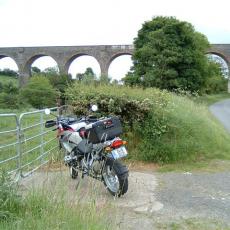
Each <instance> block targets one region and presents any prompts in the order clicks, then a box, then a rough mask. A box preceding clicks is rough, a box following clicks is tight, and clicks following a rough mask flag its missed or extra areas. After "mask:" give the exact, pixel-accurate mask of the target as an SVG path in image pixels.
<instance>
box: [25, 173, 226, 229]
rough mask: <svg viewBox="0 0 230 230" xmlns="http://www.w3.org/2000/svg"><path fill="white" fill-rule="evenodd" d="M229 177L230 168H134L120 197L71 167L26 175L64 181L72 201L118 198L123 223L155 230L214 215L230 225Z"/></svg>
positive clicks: (32, 182)
mask: <svg viewBox="0 0 230 230" xmlns="http://www.w3.org/2000/svg"><path fill="white" fill-rule="evenodd" d="M229 181H230V172H229V171H228V172H222V173H196V174H191V173H164V174H160V173H151V172H134V171H132V172H131V173H130V177H129V190H128V193H127V194H125V195H124V196H123V197H121V198H115V199H114V198H113V197H112V196H111V195H110V194H109V193H108V192H107V190H106V189H105V188H104V186H103V184H102V183H100V182H98V181H95V180H92V179H91V178H88V177H85V178H84V179H83V180H82V179H79V180H72V179H71V178H70V177H69V174H68V172H67V171H59V172H48V173H44V172H37V173H35V174H33V175H32V176H31V177H28V178H26V179H24V180H23V181H22V187H23V188H24V189H25V190H28V189H29V188H31V187H39V188H42V187H44V188H49V187H50V188H51V189H54V188H55V187H57V188H58V187H60V185H61V186H62V187H63V184H64V185H65V186H66V187H65V188H66V199H68V200H69V201H70V202H86V203H87V202H90V200H92V199H94V200H96V204H97V205H98V206H99V207H100V206H102V207H103V205H105V204H107V203H108V202H109V204H112V206H114V208H115V209H114V210H116V211H114V213H116V227H117V229H125V230H126V229H132V230H135V229H137V230H139V229H141V230H149V229H164V228H163V227H162V226H164V225H165V223H166V225H167V223H174V222H178V221H179V222H181V221H182V220H186V219H191V218H195V219H196V218H198V219H204V220H209V219H210V220H214V221H218V223H220V224H221V225H220V226H227V225H228V226H229V227H230V221H229V220H230V182H229ZM112 212H113V211H112V210H111V213H112ZM208 222H209V221H208ZM167 226H168V225H167ZM161 227H162V228H161ZM182 229H183V228H182ZM205 229H206V228H205ZM214 229H215V228H214ZM221 229H222V228H221ZM226 229H227V228H226Z"/></svg>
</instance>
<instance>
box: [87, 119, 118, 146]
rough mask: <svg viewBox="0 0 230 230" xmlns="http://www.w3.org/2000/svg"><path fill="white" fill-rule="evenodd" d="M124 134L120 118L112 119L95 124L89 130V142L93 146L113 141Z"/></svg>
mask: <svg viewBox="0 0 230 230" xmlns="http://www.w3.org/2000/svg"><path fill="white" fill-rule="evenodd" d="M120 134H122V126H121V122H120V120H119V118H118V117H111V118H107V119H104V120H101V121H97V122H95V123H93V125H92V128H91V129H90V130H89V136H88V138H89V141H90V142H91V143H93V144H97V143H100V142H104V141H107V140H111V139H113V138H115V137H117V136H119V135H120Z"/></svg>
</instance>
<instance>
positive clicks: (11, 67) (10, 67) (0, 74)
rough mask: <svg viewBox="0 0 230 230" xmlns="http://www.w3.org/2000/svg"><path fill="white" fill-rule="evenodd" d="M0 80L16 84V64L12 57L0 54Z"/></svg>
mask: <svg viewBox="0 0 230 230" xmlns="http://www.w3.org/2000/svg"><path fill="white" fill-rule="evenodd" d="M0 82H1V83H2V84H4V83H9V82H12V83H13V84H14V85H16V86H18V66H17V64H16V62H15V61H14V59H12V58H10V57H7V56H1V55H0Z"/></svg>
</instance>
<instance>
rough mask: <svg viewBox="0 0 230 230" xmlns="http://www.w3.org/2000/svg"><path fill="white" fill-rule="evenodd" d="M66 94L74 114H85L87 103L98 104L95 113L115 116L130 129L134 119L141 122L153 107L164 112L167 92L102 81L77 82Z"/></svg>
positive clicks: (89, 104)
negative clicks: (95, 82) (96, 82)
mask: <svg viewBox="0 0 230 230" xmlns="http://www.w3.org/2000/svg"><path fill="white" fill-rule="evenodd" d="M66 95H67V97H68V99H69V102H70V104H71V105H73V107H74V111H75V113H76V114H77V115H86V114H88V113H89V108H90V106H91V105H92V104H97V105H98V107H99V113H98V116H108V115H117V116H119V117H120V118H121V120H122V121H123V122H124V123H125V124H126V125H128V126H129V128H133V127H134V124H135V123H137V122H143V121H144V120H145V119H146V117H147V116H148V115H149V114H150V113H151V111H152V109H154V110H155V111H158V112H159V111H163V110H162V108H163V107H165V105H166V104H167V93H165V92H160V91H159V90H156V89H148V90H143V89H140V88H133V89H132V88H130V87H125V86H116V85H105V84H90V85H85V84H81V83H79V82H76V83H75V84H74V85H73V86H71V87H69V88H68V90H67V93H66ZM152 98H155V100H151V99H152Z"/></svg>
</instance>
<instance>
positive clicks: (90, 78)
mask: <svg viewBox="0 0 230 230" xmlns="http://www.w3.org/2000/svg"><path fill="white" fill-rule="evenodd" d="M76 79H77V80H79V81H82V82H83V83H86V84H89V83H91V82H94V81H95V80H96V74H95V73H94V72H93V69H92V68H91V67H88V68H86V70H85V72H84V73H77V75H76Z"/></svg>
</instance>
